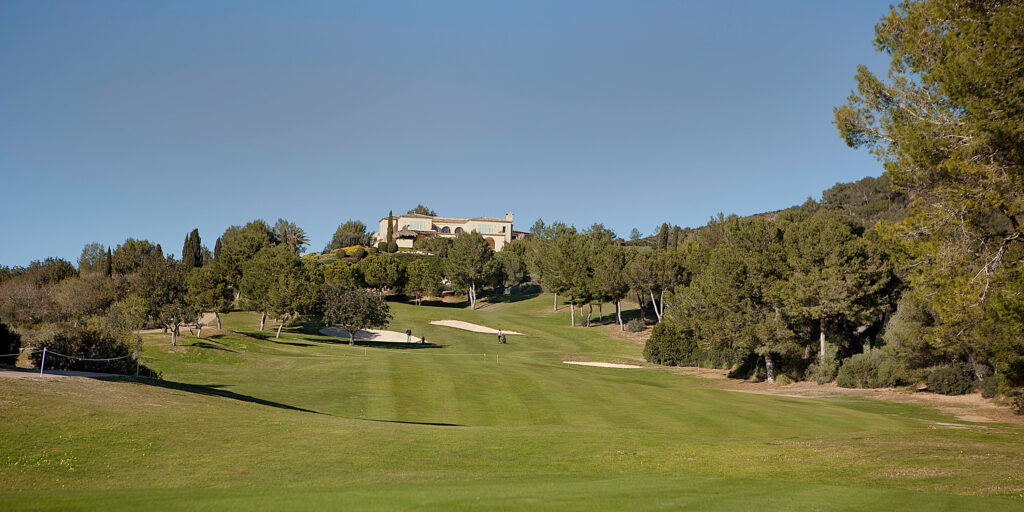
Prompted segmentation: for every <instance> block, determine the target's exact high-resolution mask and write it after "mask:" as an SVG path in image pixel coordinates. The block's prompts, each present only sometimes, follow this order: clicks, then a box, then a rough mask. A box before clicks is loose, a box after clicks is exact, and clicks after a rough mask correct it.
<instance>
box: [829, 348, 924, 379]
mask: <svg viewBox="0 0 1024 512" xmlns="http://www.w3.org/2000/svg"><path fill="white" fill-rule="evenodd" d="M909 380H910V378H909V376H908V372H907V370H906V368H904V367H903V365H902V364H900V363H899V361H897V360H896V359H895V358H894V357H892V356H890V355H888V354H885V353H884V352H882V351H881V350H879V349H871V350H869V351H867V352H864V353H861V354H856V355H854V356H853V357H851V358H849V359H847V360H846V361H845V362H844V363H843V365H842V366H840V367H839V372H838V373H837V374H836V385H838V386H839V387H842V388H886V387H895V386H898V385H900V384H906V383H908V381H909Z"/></svg>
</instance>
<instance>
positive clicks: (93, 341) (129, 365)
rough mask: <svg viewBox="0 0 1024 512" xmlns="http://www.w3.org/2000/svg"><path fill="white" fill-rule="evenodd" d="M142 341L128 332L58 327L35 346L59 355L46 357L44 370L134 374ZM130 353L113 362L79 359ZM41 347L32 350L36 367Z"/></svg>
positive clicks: (111, 356) (41, 353)
mask: <svg viewBox="0 0 1024 512" xmlns="http://www.w3.org/2000/svg"><path fill="white" fill-rule="evenodd" d="M141 343H142V340H141V339H140V338H139V337H138V336H136V335H135V334H131V333H127V332H124V333H119V332H115V331H108V330H105V329H96V328H91V327H66V328H62V329H59V330H58V331H57V332H55V333H54V335H53V337H52V338H51V339H49V340H45V341H43V342H42V343H40V344H39V346H38V347H37V348H40V349H41V348H46V349H47V351H48V352H55V353H57V354H62V356H70V357H62V356H57V355H53V356H49V355H48V356H47V358H46V369H47V370H77V371H86V372H104V373H121V374H125V375H128V374H134V373H135V367H136V366H135V365H136V352H137V350H138V349H139V347H140V346H141ZM121 356H130V357H128V358H126V359H119V360H117V361H83V360H81V359H74V358H85V359H107V358H115V357H121ZM42 358H43V352H42V350H40V351H37V352H33V353H32V356H31V359H32V364H33V365H34V366H35V367H36V368H39V365H40V364H41V362H42Z"/></svg>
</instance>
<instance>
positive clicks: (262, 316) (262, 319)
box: [260, 311, 267, 332]
mask: <svg viewBox="0 0 1024 512" xmlns="http://www.w3.org/2000/svg"><path fill="white" fill-rule="evenodd" d="M265 325H267V312H266V311H264V312H262V313H260V332H263V327H264V326H265Z"/></svg>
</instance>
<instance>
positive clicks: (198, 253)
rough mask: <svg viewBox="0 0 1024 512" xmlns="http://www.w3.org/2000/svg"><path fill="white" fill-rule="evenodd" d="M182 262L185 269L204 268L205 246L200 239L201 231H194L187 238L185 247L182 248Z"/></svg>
mask: <svg viewBox="0 0 1024 512" xmlns="http://www.w3.org/2000/svg"><path fill="white" fill-rule="evenodd" d="M181 262H182V263H183V264H184V265H185V268H195V267H201V266H203V246H202V240H201V239H200V238H199V229H198V228H197V229H193V230H192V232H191V233H189V234H188V235H187V236H186V237H185V245H184V246H183V247H182V248H181Z"/></svg>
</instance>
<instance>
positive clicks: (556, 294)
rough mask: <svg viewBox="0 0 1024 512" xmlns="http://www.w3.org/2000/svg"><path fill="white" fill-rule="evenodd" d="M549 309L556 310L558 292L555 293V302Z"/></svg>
mask: <svg viewBox="0 0 1024 512" xmlns="http://www.w3.org/2000/svg"><path fill="white" fill-rule="evenodd" d="M551 311H556V312H557V311H558V293H555V304H554V305H553V306H552V307H551Z"/></svg>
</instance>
